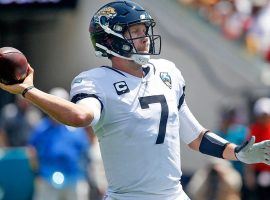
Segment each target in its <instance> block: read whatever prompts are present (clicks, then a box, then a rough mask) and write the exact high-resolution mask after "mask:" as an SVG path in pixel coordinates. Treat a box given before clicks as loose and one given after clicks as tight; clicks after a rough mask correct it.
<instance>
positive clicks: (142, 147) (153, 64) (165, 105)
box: [71, 59, 202, 200]
mask: <svg viewBox="0 0 270 200" xmlns="http://www.w3.org/2000/svg"><path fill="white" fill-rule="evenodd" d="M143 67H144V72H145V76H144V77H143V78H138V77H135V76H133V75H130V74H128V73H125V72H122V71H119V70H117V69H114V68H111V67H106V66H104V67H99V68H95V69H91V70H89V71H86V72H82V73H81V74H79V75H78V76H77V77H76V78H75V79H74V80H73V82H72V86H71V98H72V101H73V102H75V103H76V102H77V101H79V100H81V99H83V98H87V97H94V98H97V99H98V100H99V101H100V102H101V107H102V108H101V109H102V111H101V117H100V120H99V121H98V122H97V124H96V125H94V127H93V128H94V131H95V134H96V135H97V137H98V139H99V143H100V149H101V155H102V158H103V162H104V167H105V172H106V176H107V180H108V184H109V186H108V196H109V197H110V198H111V199H117V200H176V199H179V198H180V197H181V196H182V195H183V196H185V193H184V192H183V190H182V186H181V183H180V178H181V174H182V172H181V169H180V165H181V163H180V141H179V127H180V123H179V113H181V112H179V109H181V105H182V104H184V105H186V104H185V101H184V87H185V82H184V79H183V77H182V75H181V72H180V71H179V70H178V69H177V68H176V67H175V65H174V64H173V63H172V62H169V61H167V60H163V59H158V60H153V59H152V60H150V63H149V64H147V65H144V66H143ZM192 120H193V119H192ZM194 120H195V119H194ZM195 121H196V120H195ZM196 123H197V122H195V123H194V124H195V125H194V126H195V127H196V128H195V130H193V133H188V132H189V131H188V130H186V131H185V132H186V133H184V134H183V137H186V140H184V141H186V142H187V143H188V142H191V141H192V140H193V139H195V138H196V137H197V136H198V134H199V132H200V131H201V130H202V127H201V126H200V125H197V124H196ZM187 124H190V123H189V122H188V123H187ZM191 132H192V131H191ZM190 134H191V136H190ZM192 134H193V135H192ZM181 137H182V135H181ZM181 199H188V198H187V197H183V198H181Z"/></svg>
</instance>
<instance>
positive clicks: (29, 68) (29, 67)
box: [28, 63, 34, 72]
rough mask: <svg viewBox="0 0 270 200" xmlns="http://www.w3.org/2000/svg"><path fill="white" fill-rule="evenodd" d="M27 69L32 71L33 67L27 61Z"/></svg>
mask: <svg viewBox="0 0 270 200" xmlns="http://www.w3.org/2000/svg"><path fill="white" fill-rule="evenodd" d="M28 70H29V72H33V71H34V69H33V68H32V67H31V65H30V64H29V63H28Z"/></svg>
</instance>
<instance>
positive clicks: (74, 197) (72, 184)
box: [29, 88, 89, 200]
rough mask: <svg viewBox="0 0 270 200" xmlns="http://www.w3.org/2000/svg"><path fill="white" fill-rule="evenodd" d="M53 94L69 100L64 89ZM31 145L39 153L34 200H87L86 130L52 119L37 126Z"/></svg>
mask: <svg viewBox="0 0 270 200" xmlns="http://www.w3.org/2000/svg"><path fill="white" fill-rule="evenodd" d="M50 94H52V95H55V96H58V97H62V98H64V99H67V98H68V93H67V92H66V91H65V90H64V89H62V88H54V89H52V90H51V91H50ZM29 144H30V145H31V146H33V147H34V149H35V150H36V153H37V161H38V166H39V167H38V172H37V175H38V177H37V179H36V190H35V195H34V199H35V200H47V199H50V200H86V199H88V196H89V187H88V183H87V163H88V156H87V155H88V150H89V142H88V138H87V134H86V131H85V129H82V128H73V127H68V126H65V125H63V124H60V123H58V122H56V121H54V120H53V119H51V118H49V117H45V118H44V119H42V121H41V122H40V123H39V124H38V125H37V126H36V128H35V130H34V131H33V133H32V136H31V138H30V142H29Z"/></svg>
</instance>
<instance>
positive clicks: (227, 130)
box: [217, 107, 248, 175]
mask: <svg viewBox="0 0 270 200" xmlns="http://www.w3.org/2000/svg"><path fill="white" fill-rule="evenodd" d="M240 112H241V111H240V109H237V108H233V107H230V108H224V109H223V110H222V113H221V121H220V123H219V127H218V130H217V133H218V134H219V136H221V137H223V138H224V139H226V140H228V141H229V142H233V143H235V144H237V145H240V144H242V143H243V142H244V141H245V140H246V138H247V135H248V127H247V126H246V125H245V124H244V120H243V119H244V118H243V117H242V116H241V113H240ZM232 165H233V167H234V168H235V169H236V170H237V171H238V172H239V173H240V174H241V175H243V169H244V165H243V163H240V162H235V161H233V162H232Z"/></svg>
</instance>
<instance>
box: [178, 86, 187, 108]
mask: <svg viewBox="0 0 270 200" xmlns="http://www.w3.org/2000/svg"><path fill="white" fill-rule="evenodd" d="M185 88H186V87H185V86H184V87H183V94H182V96H181V97H180V99H179V103H178V106H177V108H178V110H180V108H181V106H182V104H183V103H184V100H185Z"/></svg>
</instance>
